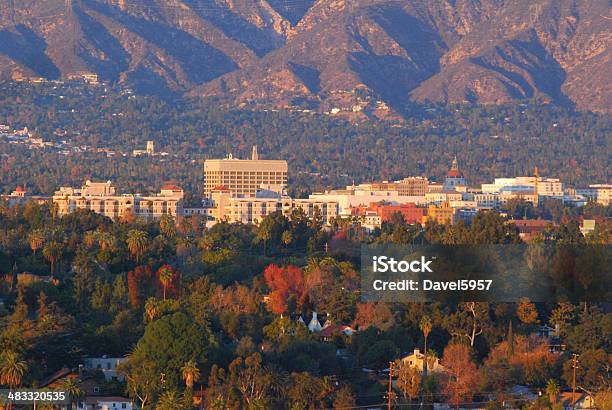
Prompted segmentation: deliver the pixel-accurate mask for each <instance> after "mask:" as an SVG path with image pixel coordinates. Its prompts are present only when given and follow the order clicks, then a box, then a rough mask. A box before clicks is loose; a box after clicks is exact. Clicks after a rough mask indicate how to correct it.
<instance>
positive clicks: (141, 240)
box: [125, 229, 149, 262]
mask: <svg viewBox="0 0 612 410" xmlns="http://www.w3.org/2000/svg"><path fill="white" fill-rule="evenodd" d="M148 239H149V237H148V235H147V233H146V232H144V231H139V230H137V229H132V230H130V231H129V232H128V236H127V239H126V241H125V242H126V243H127V246H128V250H129V251H130V253H131V254H132V256H134V258H136V261H137V262H140V258H141V257H142V255H143V254H144V252H145V250H146V249H147V241H148Z"/></svg>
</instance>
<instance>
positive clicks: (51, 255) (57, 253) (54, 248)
mask: <svg viewBox="0 0 612 410" xmlns="http://www.w3.org/2000/svg"><path fill="white" fill-rule="evenodd" d="M62 253H63V252H62V245H61V244H60V243H58V242H56V241H51V242H49V243H47V244H46V245H45V246H44V248H43V256H44V258H45V259H46V260H47V262H49V264H50V265H51V274H52V275H53V274H54V273H55V268H56V264H57V262H58V261H59V259H60V258H61V256H62Z"/></svg>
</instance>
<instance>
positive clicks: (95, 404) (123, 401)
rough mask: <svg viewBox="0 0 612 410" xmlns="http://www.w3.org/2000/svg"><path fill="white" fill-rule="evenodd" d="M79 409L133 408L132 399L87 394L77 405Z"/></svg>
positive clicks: (121, 409)
mask: <svg viewBox="0 0 612 410" xmlns="http://www.w3.org/2000/svg"><path fill="white" fill-rule="evenodd" d="M77 408H78V409H79V410H133V409H135V408H136V407H134V405H133V403H132V400H130V399H128V398H127V397H120V396H88V397H85V400H83V401H82V402H80V403H79V404H78V406H77Z"/></svg>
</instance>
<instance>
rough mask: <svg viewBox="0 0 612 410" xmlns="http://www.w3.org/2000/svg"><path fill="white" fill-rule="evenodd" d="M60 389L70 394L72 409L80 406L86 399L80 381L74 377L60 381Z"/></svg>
mask: <svg viewBox="0 0 612 410" xmlns="http://www.w3.org/2000/svg"><path fill="white" fill-rule="evenodd" d="M60 389H61V390H63V391H65V392H66V393H68V397H69V398H70V408H71V409H72V408H74V407H76V406H78V404H79V403H80V401H81V399H82V398H83V397H84V395H85V394H84V392H83V390H82V389H81V386H80V380H78V379H77V378H74V377H66V378H64V379H62V380H61V381H60Z"/></svg>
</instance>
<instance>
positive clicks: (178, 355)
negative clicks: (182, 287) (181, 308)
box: [128, 312, 217, 388]
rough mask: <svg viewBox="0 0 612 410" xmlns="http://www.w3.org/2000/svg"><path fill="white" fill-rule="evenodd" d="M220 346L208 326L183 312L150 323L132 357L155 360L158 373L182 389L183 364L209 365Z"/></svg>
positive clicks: (133, 358) (175, 386) (169, 385)
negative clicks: (205, 326) (215, 350)
mask: <svg viewBox="0 0 612 410" xmlns="http://www.w3.org/2000/svg"><path fill="white" fill-rule="evenodd" d="M216 347H217V342H216V340H215V339H214V337H213V335H212V333H211V332H210V330H209V329H208V328H204V327H203V326H201V325H199V324H197V323H195V321H194V320H193V319H192V318H190V317H189V316H187V315H186V314H185V313H183V312H175V313H172V314H167V315H164V316H162V317H160V318H159V319H157V320H154V321H152V322H150V323H149V324H148V325H147V327H146V329H145V332H144V335H143V336H142V338H140V340H139V341H138V343H137V344H136V347H135V349H134V352H133V354H132V356H131V359H129V360H132V361H134V362H135V363H147V362H150V363H153V365H154V369H155V373H157V374H158V375H159V374H162V373H163V374H164V375H165V382H166V387H168V388H178V386H179V382H180V380H181V376H182V375H181V368H182V367H183V365H184V364H185V363H186V362H188V361H190V360H194V361H197V362H198V363H202V364H205V365H206V364H208V363H209V360H210V355H211V354H212V353H213V352H214V349H215V348H216ZM129 360H128V361H129Z"/></svg>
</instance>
